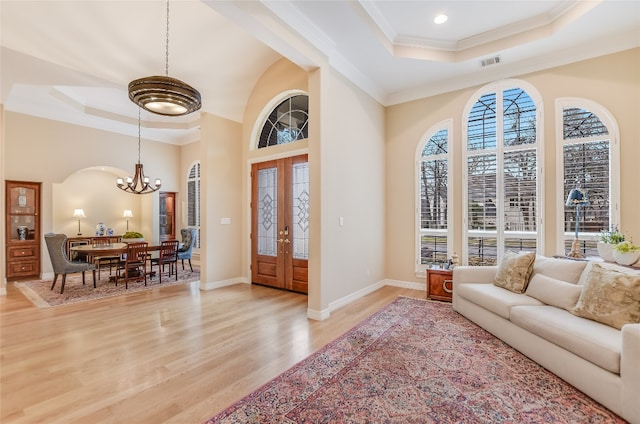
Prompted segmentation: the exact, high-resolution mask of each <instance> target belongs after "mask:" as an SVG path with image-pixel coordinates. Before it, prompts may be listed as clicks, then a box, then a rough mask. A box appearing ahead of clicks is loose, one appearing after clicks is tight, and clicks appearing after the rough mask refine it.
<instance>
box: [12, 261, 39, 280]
mask: <svg viewBox="0 0 640 424" xmlns="http://www.w3.org/2000/svg"><path fill="white" fill-rule="evenodd" d="M7 265H8V266H9V269H8V270H7V277H30V276H35V275H39V274H40V266H39V264H38V261H9V262H8V263H7Z"/></svg>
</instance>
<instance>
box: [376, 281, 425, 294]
mask: <svg viewBox="0 0 640 424" xmlns="http://www.w3.org/2000/svg"><path fill="white" fill-rule="evenodd" d="M383 281H384V282H385V286H393V287H401V288H403V289H414V290H422V291H424V292H426V291H427V285H426V283H412V282H409V281H402V280H388V279H387V280H383Z"/></svg>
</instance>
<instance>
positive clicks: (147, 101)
mask: <svg viewBox="0 0 640 424" xmlns="http://www.w3.org/2000/svg"><path fill="white" fill-rule="evenodd" d="M129 98H130V99H131V101H132V102H134V103H135V104H137V105H138V106H140V107H141V108H143V109H145V110H148V111H149V112H152V113H157V114H159V115H165V116H180V115H187V114H189V113H191V112H195V111H196V110H198V109H200V107H202V101H201V98H200V93H199V92H198V90H196V89H195V88H193V87H191V86H190V85H189V84H187V83H185V82H182V81H180V80H179V79H176V78H171V77H170V76H169V0H167V37H166V49H165V76H151V77H144V78H140V79H137V80H134V81H131V82H130V83H129Z"/></svg>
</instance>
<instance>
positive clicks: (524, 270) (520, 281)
mask: <svg viewBox="0 0 640 424" xmlns="http://www.w3.org/2000/svg"><path fill="white" fill-rule="evenodd" d="M535 259H536V253H535V252H530V253H523V254H517V253H514V252H511V251H509V252H507V253H506V254H505V255H504V259H503V260H502V263H501V264H500V267H499V268H498V273H497V274H496V278H495V280H494V281H493V284H495V285H496V286H498V287H502V288H504V289H507V290H510V291H512V292H514V293H524V291H525V290H526V289H527V285H528V284H529V277H531V272H532V271H533V262H534V261H535Z"/></svg>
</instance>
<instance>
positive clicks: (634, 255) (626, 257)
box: [613, 250, 640, 266]
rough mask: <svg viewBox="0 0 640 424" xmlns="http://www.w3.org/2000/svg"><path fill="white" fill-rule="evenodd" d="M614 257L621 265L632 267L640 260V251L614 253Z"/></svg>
mask: <svg viewBox="0 0 640 424" xmlns="http://www.w3.org/2000/svg"><path fill="white" fill-rule="evenodd" d="M613 257H614V259H615V260H616V262H617V263H619V264H620V265H626V266H631V265H633V264H635V263H636V262H638V259H640V250H635V251H633V250H631V251H629V252H619V251H617V250H614V251H613Z"/></svg>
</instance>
